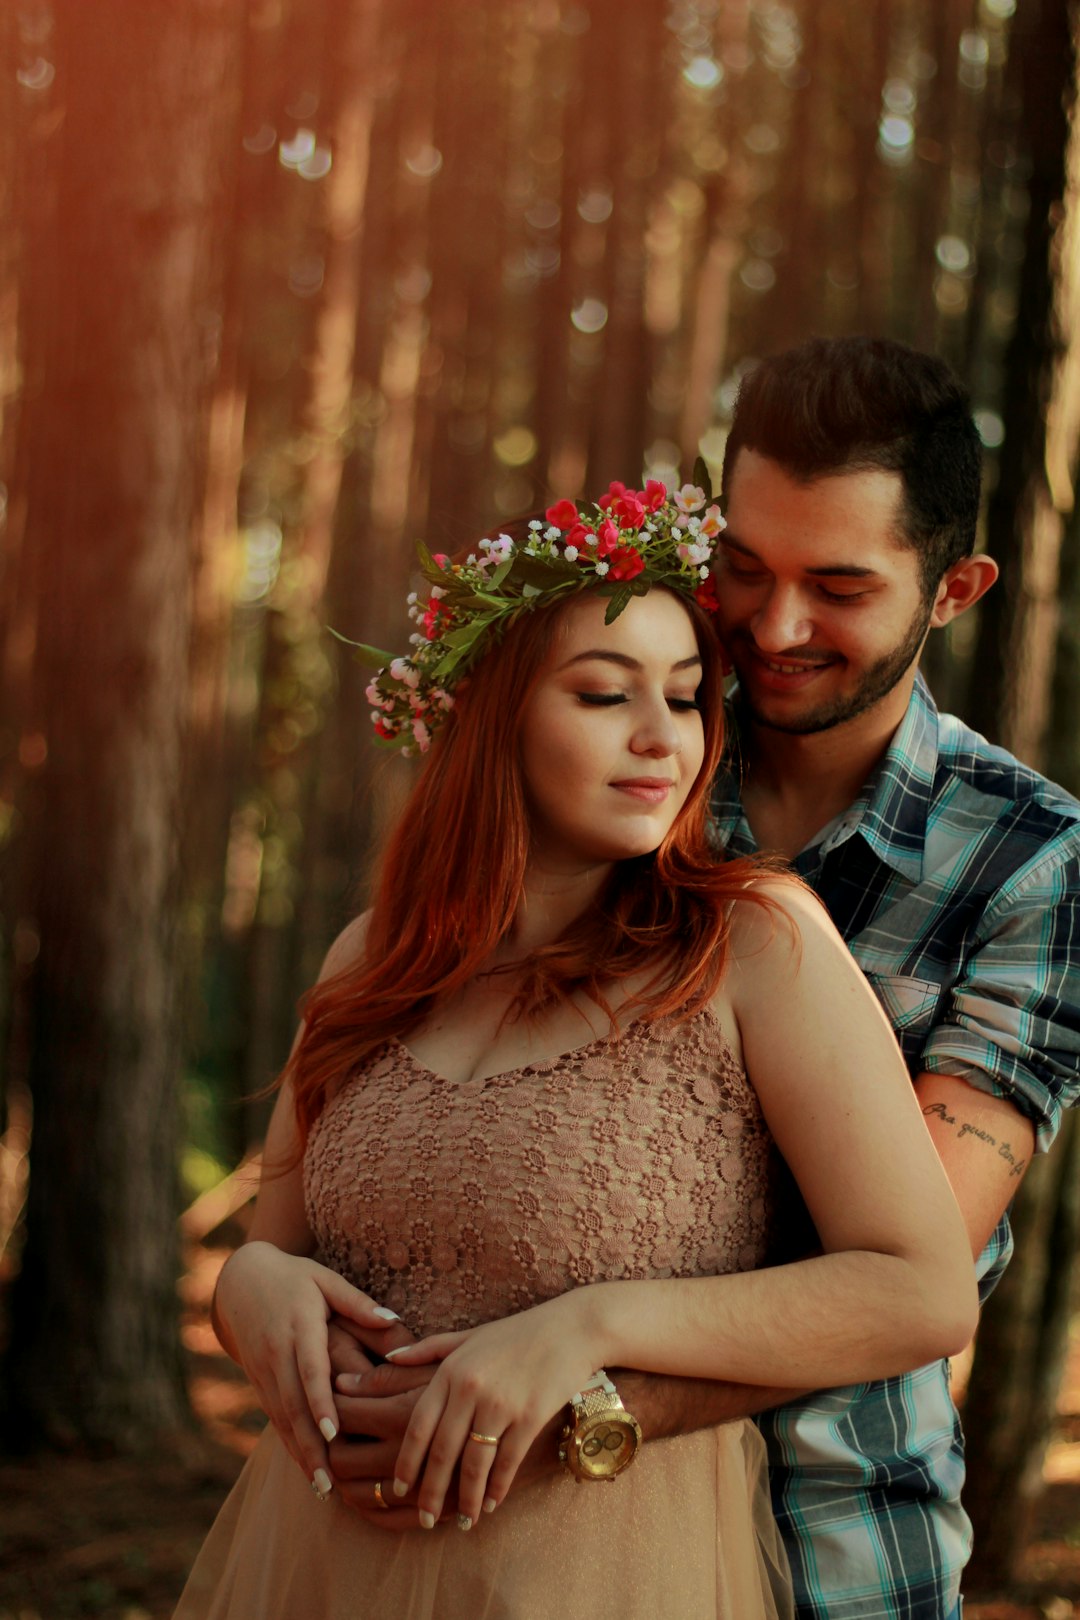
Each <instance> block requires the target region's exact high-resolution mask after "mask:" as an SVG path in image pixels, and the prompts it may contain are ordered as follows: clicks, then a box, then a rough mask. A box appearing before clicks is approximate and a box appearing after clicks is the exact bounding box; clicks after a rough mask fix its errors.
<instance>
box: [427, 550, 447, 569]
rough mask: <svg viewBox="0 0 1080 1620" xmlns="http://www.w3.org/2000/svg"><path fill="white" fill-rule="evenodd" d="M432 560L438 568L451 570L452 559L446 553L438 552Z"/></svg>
mask: <svg viewBox="0 0 1080 1620" xmlns="http://www.w3.org/2000/svg"><path fill="white" fill-rule="evenodd" d="M431 560H432V562H433V563H434V564H435V566H436V568H449V566H450V559H449V557H448V556H447V555H446V552H445V551H437V552H436V553H435V555H434V556H433V557H432V559H431Z"/></svg>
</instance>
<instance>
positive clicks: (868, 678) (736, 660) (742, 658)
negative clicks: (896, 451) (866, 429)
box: [716, 450, 934, 735]
mask: <svg viewBox="0 0 1080 1620" xmlns="http://www.w3.org/2000/svg"><path fill="white" fill-rule="evenodd" d="M901 494H902V486H901V482H900V475H899V473H891V472H879V471H869V472H853V473H842V474H838V475H835V476H830V477H827V478H818V479H816V480H815V481H814V482H812V483H809V484H800V483H798V482H796V481H795V480H794V479H793V478H791V477H789V475H788V474H787V473H786V472H785V471H784V470H783V468H782V467H781V466H780V465H779V464H778V463H777V462H775V461H772V460H770V459H769V458H768V457H767V456H762V455H759V454H758V453H757V451H754V450H740V451H739V452H738V457H737V460H736V462H735V468H734V473H733V476H732V479H731V483H730V488H729V492H728V507H727V522H728V527H727V530H726V532H725V533H724V534H723V535H722V536H721V544H720V547H719V552H718V562H717V577H716V594H717V596H718V597H719V600H720V612H719V615H718V620H719V626H720V632H721V635H722V636H723V638H724V641H725V643H726V645H727V649H728V653H729V655H730V658H731V661H732V663H733V664H734V666H735V672H736V674H737V675H738V677H739V690H740V695H741V696H742V698H743V700H744V701H745V703H746V704H747V707H748V708H749V711H750V714H751V715H752V716H753V718H754V720H756V721H757V723H758V724H759V725H763V726H769V727H771V728H773V729H775V730H777V731H786V732H791V733H795V734H798V735H806V734H809V733H811V732H816V731H826V730H828V729H829V728H830V727H832V726H838V725H842V724H843V723H844V722H845V721H848V720H854V719H855V718H856V717H857V716H858V715H862V714H866V713H867V712H868V711H870V710H872V709H876V708H878V706H879V705H883V704H885V703H886V701H887V699H888V697H889V695H890V693H893V692H896V694H897V697H896V702H897V704H898V705H899V704H900V702H901V701H902V702H904V703H906V701H907V690H906V688H901V687H900V683H901V682H902V681H903V679H904V676H905V675H907V674H908V672H909V671H910V670H911V668H912V665H913V664H914V662H915V660H916V659H917V658H918V655H919V651H920V649H921V647H922V644H923V641H924V639H925V637H926V632H927V629H928V627H929V623H930V616H931V613H932V611H933V605H934V604H933V602H927V601H926V600H925V598H924V594H923V590H922V584H921V579H920V574H919V558H918V553H917V552H916V551H914V550H912V549H911V548H910V547H906V546H904V545H901V544H900V543H899V541H898V539H897V535H898V533H899V519H898V514H899V511H900V501H901ZM897 720H899V715H898V716H897Z"/></svg>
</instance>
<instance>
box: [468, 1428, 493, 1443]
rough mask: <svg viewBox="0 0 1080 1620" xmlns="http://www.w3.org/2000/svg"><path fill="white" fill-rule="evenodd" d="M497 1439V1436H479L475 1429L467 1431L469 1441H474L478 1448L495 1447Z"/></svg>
mask: <svg viewBox="0 0 1080 1620" xmlns="http://www.w3.org/2000/svg"><path fill="white" fill-rule="evenodd" d="M499 1438H500V1437H499V1436H498V1435H497V1434H479V1433H478V1432H477V1431H476V1430H475V1429H470V1430H469V1439H470V1440H475V1441H476V1443H477V1445H478V1446H497V1445H498V1443H499Z"/></svg>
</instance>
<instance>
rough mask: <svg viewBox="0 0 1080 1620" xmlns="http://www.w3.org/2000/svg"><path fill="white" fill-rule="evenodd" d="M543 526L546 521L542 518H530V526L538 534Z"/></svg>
mask: <svg viewBox="0 0 1080 1620" xmlns="http://www.w3.org/2000/svg"><path fill="white" fill-rule="evenodd" d="M543 527H544V521H543V519H542V518H530V519H529V528H530V529H531V530H532V531H533V533H534V534H536V533H537V532H538V531H539V530H540V529H542V528H543Z"/></svg>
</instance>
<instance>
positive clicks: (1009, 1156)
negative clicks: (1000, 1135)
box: [923, 1102, 1027, 1177]
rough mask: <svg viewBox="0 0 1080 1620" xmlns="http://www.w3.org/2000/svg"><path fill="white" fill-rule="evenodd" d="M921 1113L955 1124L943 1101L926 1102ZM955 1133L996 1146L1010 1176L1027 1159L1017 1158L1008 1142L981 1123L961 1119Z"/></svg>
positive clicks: (1022, 1168)
mask: <svg viewBox="0 0 1080 1620" xmlns="http://www.w3.org/2000/svg"><path fill="white" fill-rule="evenodd" d="M923 1113H924V1115H925V1116H926V1118H927V1119H940V1121H941V1123H942V1124H943V1125H956V1124H957V1119H956V1115H955V1114H950V1113H949V1111H948V1109H947V1108H946V1107H945V1104H944V1103H939V1102H937V1103H927V1105H926V1107H925V1108H924V1109H923ZM956 1134H957V1136H958V1137H959V1138H960V1140H961V1141H963V1140H964V1138H965V1137H973V1138H974V1140H975V1141H977V1142H985V1143H986V1145H987V1147H992V1148H997V1156H998V1158H999V1159H1004V1160H1005V1162H1006V1164H1007V1165H1008V1166H1009V1175H1010V1177H1012V1176H1019V1175H1021V1174H1022V1173H1023V1171H1024V1168H1025V1166H1026V1164H1027V1160H1026V1159H1018V1158H1017V1157H1016V1155H1015V1154H1014V1152H1013V1150H1012V1147H1011V1145H1010V1144H1009V1143H1008V1142H999V1141H998V1139H997V1137H996V1136H994V1135H993V1134H992V1133H991V1132H990V1131H984V1130H983V1128H982V1126H981V1125H972V1124H971V1123H970V1121H967V1120H961V1121H960V1122H959V1128H958V1130H957V1132H956Z"/></svg>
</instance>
